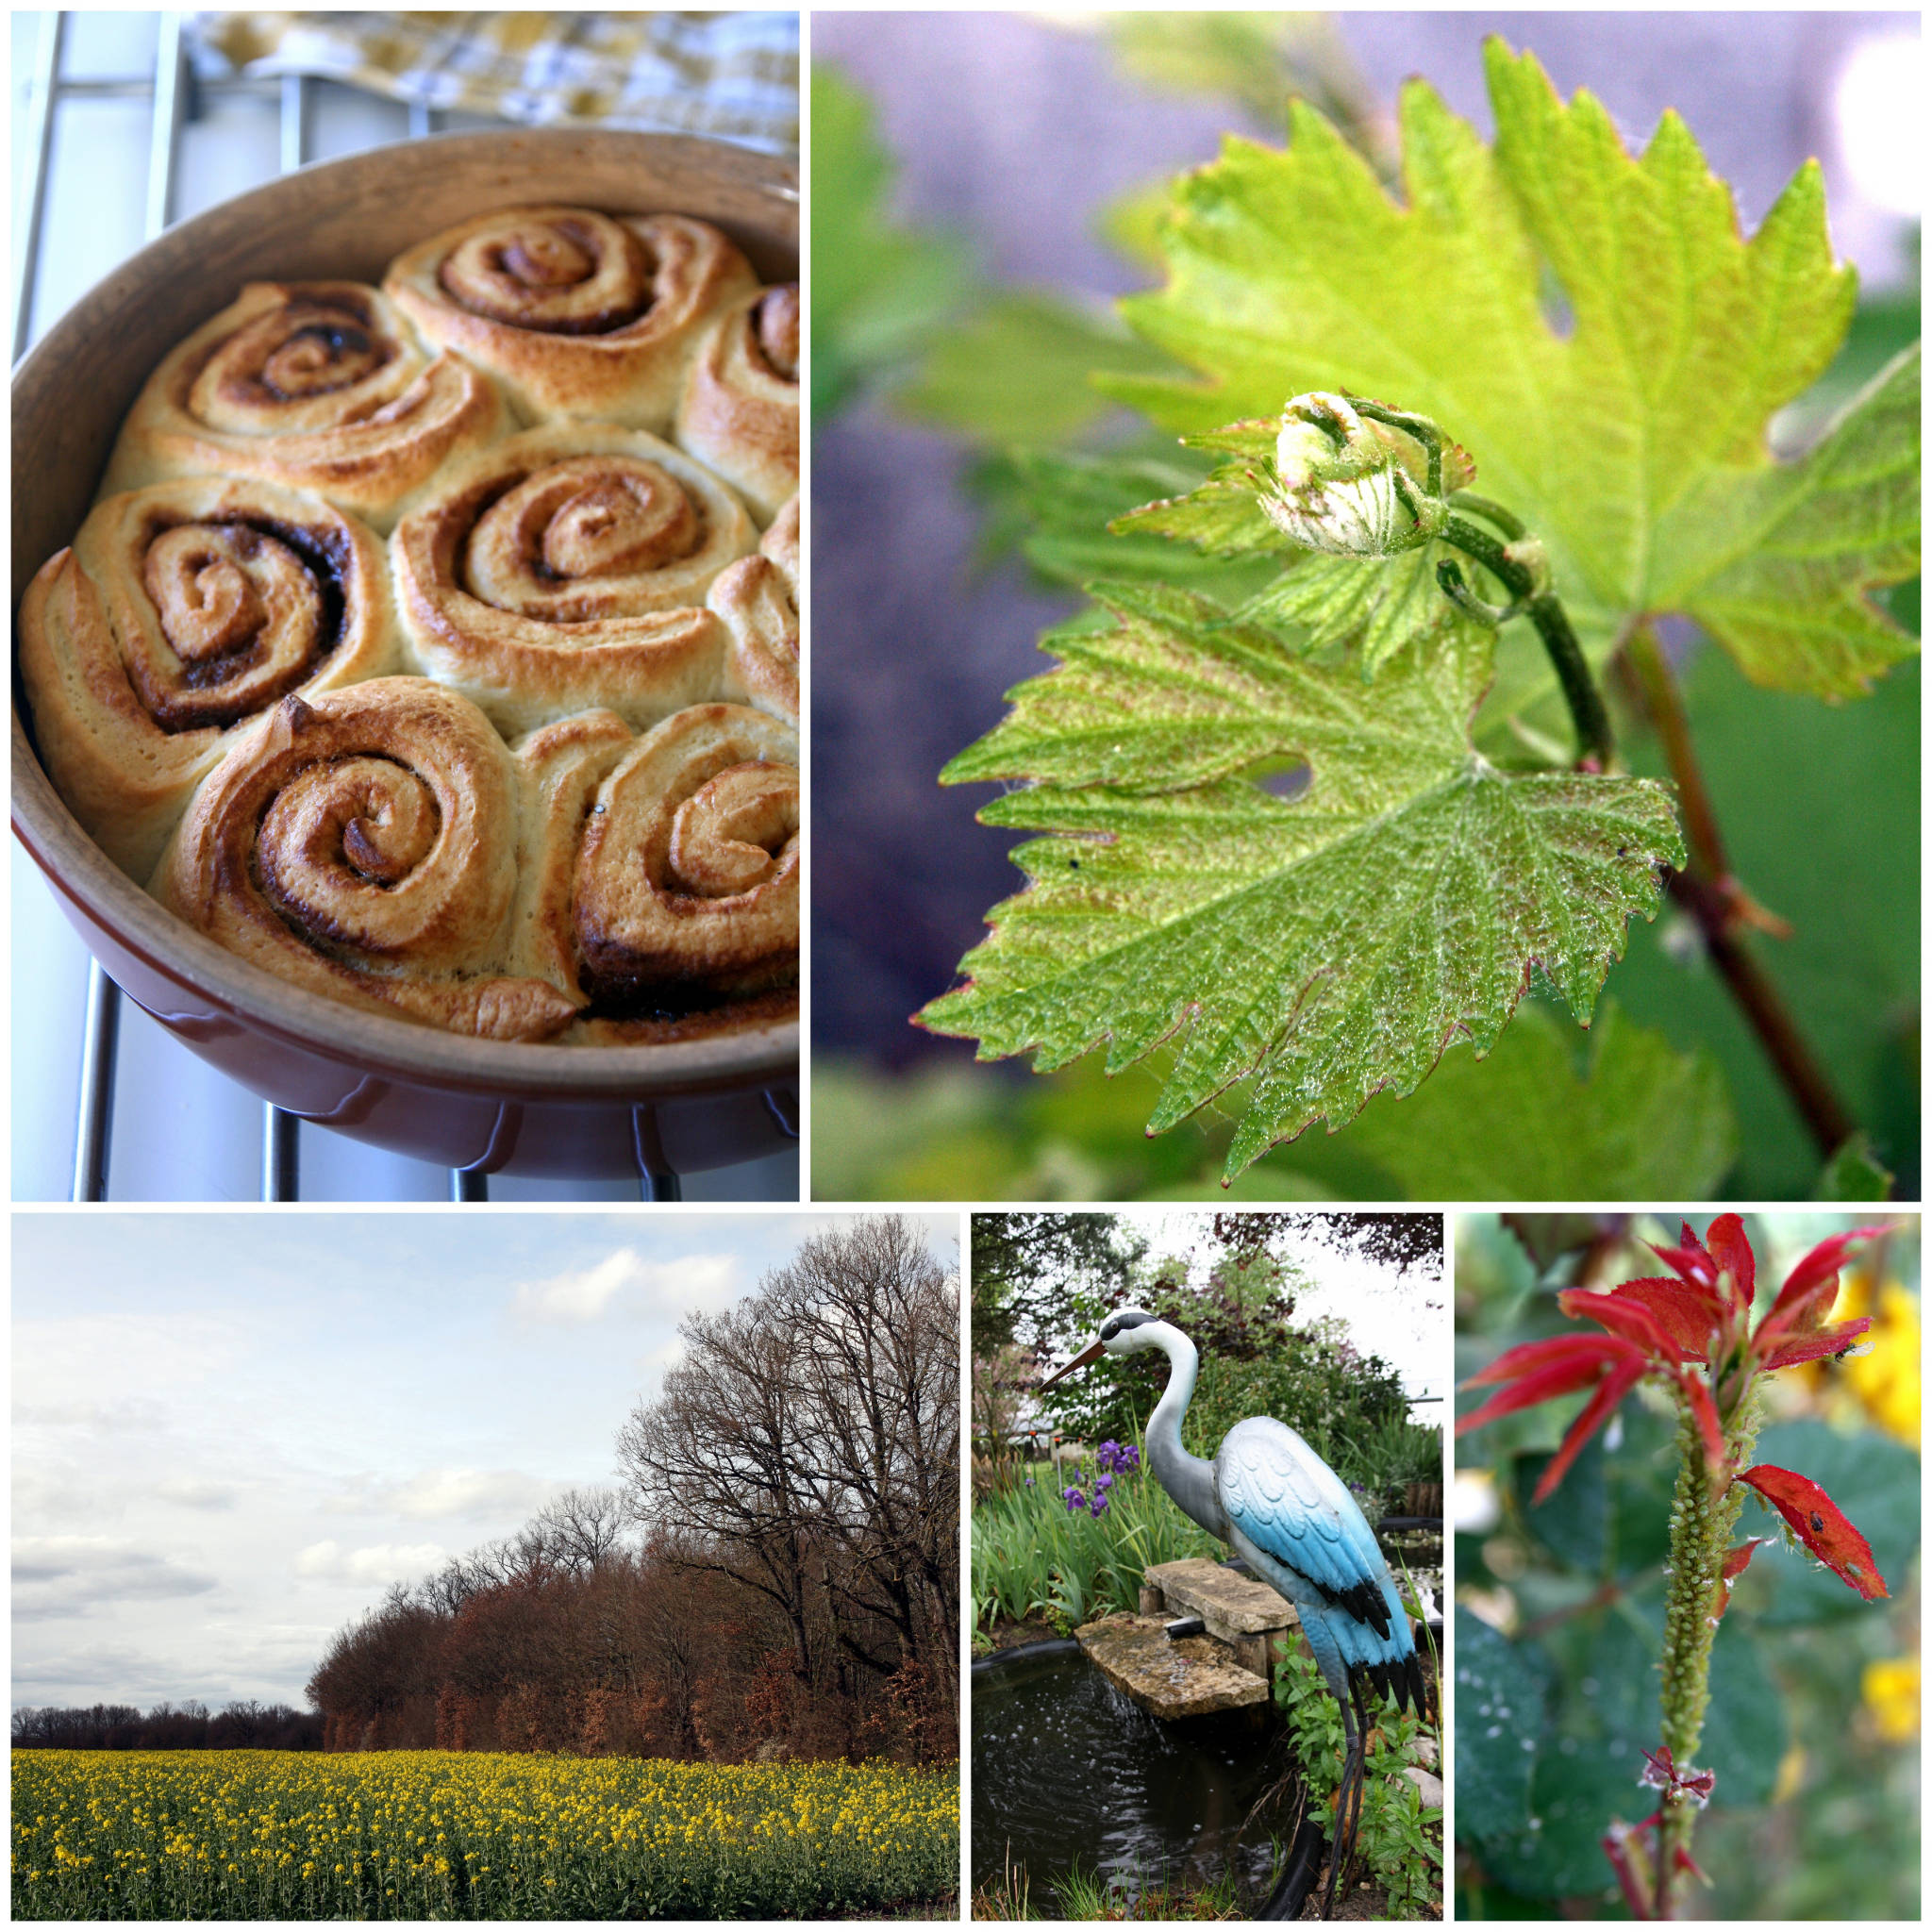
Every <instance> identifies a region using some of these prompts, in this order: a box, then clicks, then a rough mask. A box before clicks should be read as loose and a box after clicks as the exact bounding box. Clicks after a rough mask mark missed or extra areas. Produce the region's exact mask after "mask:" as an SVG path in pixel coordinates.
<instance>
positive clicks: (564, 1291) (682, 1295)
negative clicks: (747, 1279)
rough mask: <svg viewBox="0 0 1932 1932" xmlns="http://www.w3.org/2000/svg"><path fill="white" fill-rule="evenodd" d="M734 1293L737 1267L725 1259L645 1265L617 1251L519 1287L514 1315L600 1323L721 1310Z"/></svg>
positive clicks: (700, 1257)
mask: <svg viewBox="0 0 1932 1932" xmlns="http://www.w3.org/2000/svg"><path fill="white" fill-rule="evenodd" d="M737 1294H738V1263H737V1261H736V1259H735V1258H734V1257H731V1256H729V1255H691V1256H686V1257H681V1258H680V1259H677V1260H675V1261H647V1260H645V1259H644V1257H642V1256H641V1255H640V1254H639V1253H638V1252H637V1250H636V1249H635V1248H619V1249H618V1250H617V1251H616V1253H615V1254H611V1255H607V1256H606V1257H604V1259H603V1260H601V1261H599V1262H598V1263H597V1264H596V1265H595V1266H594V1267H592V1268H583V1269H577V1270H575V1271H574V1272H572V1273H570V1274H553V1275H551V1276H550V1277H549V1278H548V1279H547V1280H543V1281H526V1282H523V1283H521V1284H519V1286H518V1288H517V1293H516V1303H515V1309H516V1312H517V1314H519V1315H520V1316H522V1317H523V1318H524V1319H525V1321H529V1322H598V1321H602V1320H603V1319H604V1317H605V1316H606V1315H608V1314H610V1313H611V1312H613V1310H615V1311H619V1312H631V1313H637V1314H644V1315H657V1316H659V1317H667V1316H683V1315H688V1314H691V1313H693V1312H695V1311H698V1310H701V1309H702V1310H706V1311H708V1310H710V1309H713V1308H721V1307H724V1306H725V1305H726V1304H728V1303H729V1302H731V1301H733V1300H735V1299H736V1298H737Z"/></svg>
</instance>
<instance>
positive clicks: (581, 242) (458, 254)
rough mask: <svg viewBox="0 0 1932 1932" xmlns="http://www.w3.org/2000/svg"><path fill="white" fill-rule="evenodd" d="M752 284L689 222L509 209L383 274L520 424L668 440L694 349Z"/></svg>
mask: <svg viewBox="0 0 1932 1932" xmlns="http://www.w3.org/2000/svg"><path fill="white" fill-rule="evenodd" d="M757 285H758V277H757V275H755V274H754V273H753V271H752V268H751V264H750V263H749V262H747V261H746V260H745V258H744V257H743V256H742V255H741V253H740V252H739V250H738V248H737V246H736V244H735V243H733V242H731V241H729V240H728V239H727V238H726V237H725V236H724V235H723V234H722V233H720V231H719V230H718V229H716V228H714V227H712V226H710V225H709V224H708V223H706V222H700V221H693V220H691V218H690V217H689V216H685V215H625V216H622V217H613V216H610V215H604V214H598V213H596V212H594V211H593V210H591V209H589V208H511V209H507V210H502V211H499V212H497V213H494V214H488V215H481V216H478V217H476V218H475V220H473V221H468V222H462V223H459V224H458V225H457V226H456V227H453V228H447V229H445V230H444V231H443V232H442V233H441V234H440V235H437V236H433V237H432V238H431V239H430V240H429V241H427V242H422V243H420V244H419V245H418V246H417V247H414V248H411V249H409V250H408V251H407V252H406V253H405V254H403V255H400V256H398V257H397V258H396V259H395V260H394V261H393V262H391V264H390V268H389V273H388V275H386V276H385V277H384V280H383V289H384V291H386V292H387V293H388V294H389V295H390V297H391V299H392V300H393V301H394V302H395V303H396V305H397V307H399V308H401V309H403V311H404V312H405V313H406V314H407V315H408V317H409V319H410V320H411V321H412V322H413V323H414V324H415V325H416V326H417V327H418V328H419V329H420V330H422V332H423V333H424V335H425V336H426V337H427V338H428V339H429V340H430V341H435V342H440V343H441V344H442V345H443V346H445V347H447V348H452V349H457V350H459V351H460V352H461V353H462V354H463V355H464V356H465V357H467V358H469V359H470V360H471V361H473V362H475V363H477V364H479V365H480V366H481V367H483V368H485V369H488V370H490V371H491V373H492V374H493V375H496V376H497V377H498V378H499V379H500V380H501V381H502V382H503V384H504V386H505V388H506V389H507V390H508V391H509V394H510V398H511V400H512V402H513V403H514V404H515V406H516V408H517V409H518V410H519V411H520V412H521V413H522V415H523V416H524V418H525V421H527V422H532V423H536V422H544V421H547V420H549V419H550V418H552V417H557V416H571V417H591V416H594V417H599V418H602V419H604V420H607V421H609V422H615V423H625V424H631V425H637V426H639V427H641V428H645V429H653V430H658V431H663V430H665V429H668V428H669V427H670V425H671V420H672V417H673V415H674V414H675V411H676V408H677V400H678V394H679V391H680V390H681V388H682V386H683V381H684V373H685V369H686V367H687V365H688V364H689V363H690V361H691V355H692V353H693V352H694V350H695V348H696V346H697V341H698V338H699V336H700V335H701V334H702V333H703V331H704V329H705V328H706V326H707V325H708V324H709V323H710V322H711V320H712V319H713V318H714V317H715V316H716V315H717V314H718V313H719V312H720V311H721V310H722V309H723V308H724V306H725V305H726V304H727V303H729V302H730V301H731V300H732V299H733V298H734V297H735V296H737V295H739V294H741V292H743V291H747V290H751V289H755V288H756V287H757Z"/></svg>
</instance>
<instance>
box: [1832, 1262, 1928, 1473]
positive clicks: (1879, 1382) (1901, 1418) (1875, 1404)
mask: <svg viewBox="0 0 1932 1932" xmlns="http://www.w3.org/2000/svg"><path fill="white" fill-rule="evenodd" d="M1877 1304H1878V1305H1877V1307H1875V1308H1874V1307H1873V1292H1872V1280H1871V1277H1870V1276H1869V1275H1867V1274H1847V1275H1845V1277H1844V1278H1843V1280H1842V1282H1841V1283H1840V1287H1839V1291H1838V1304H1837V1306H1836V1307H1834V1308H1833V1309H1832V1314H1831V1319H1832V1320H1833V1321H1834V1322H1844V1321H1850V1320H1853V1319H1854V1318H1856V1317H1857V1316H1859V1315H1870V1316H1872V1317H1873V1318H1874V1319H1873V1323H1872V1326H1871V1327H1870V1328H1869V1329H1868V1330H1867V1331H1866V1334H1865V1340H1866V1341H1868V1342H1870V1343H1871V1347H1870V1349H1869V1350H1868V1351H1867V1353H1865V1354H1863V1355H1854V1356H1851V1357H1848V1358H1847V1359H1846V1361H1845V1363H1844V1368H1843V1374H1844V1379H1845V1382H1846V1384H1847V1386H1848V1387H1849V1388H1850V1389H1851V1391H1852V1392H1853V1393H1854V1394H1855V1395H1857V1398H1858V1400H1859V1401H1860V1402H1861V1403H1862V1404H1863V1405H1864V1407H1865V1410H1866V1413H1867V1414H1869V1415H1870V1416H1871V1418H1872V1420H1873V1421H1874V1422H1875V1423H1876V1424H1878V1426H1879V1427H1880V1428H1881V1429H1883V1430H1884V1431H1885V1433H1886V1434H1887V1435H1888V1436H1892V1437H1895V1438H1896V1439H1897V1440H1898V1441H1901V1442H1903V1443H1905V1444H1906V1445H1907V1447H1908V1448H1912V1449H1916V1448H1917V1447H1918V1446H1919V1303H1918V1299H1917V1297H1916V1296H1914V1295H1911V1294H1908V1293H1907V1291H1906V1290H1905V1288H1904V1286H1903V1285H1902V1284H1900V1283H1899V1282H1896V1281H1888V1282H1886V1283H1885V1284H1884V1285H1883V1286H1882V1287H1881V1288H1880V1289H1879V1291H1878V1294H1877Z"/></svg>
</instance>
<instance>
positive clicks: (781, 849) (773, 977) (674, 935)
mask: <svg viewBox="0 0 1932 1932" xmlns="http://www.w3.org/2000/svg"><path fill="white" fill-rule="evenodd" d="M797 758H798V741H797V738H796V735H795V734H794V733H793V732H791V731H790V730H789V729H787V728H786V727H785V726H784V725H783V724H778V723H777V722H776V721H774V720H773V719H771V718H768V717H766V716H765V715H764V714H763V713H762V712H758V711H753V710H748V709H746V708H743V707H742V706H739V705H697V706H693V707H692V708H691V709H689V710H686V711H681V712H679V713H678V714H677V716H676V717H675V718H670V719H667V720H666V721H665V722H664V723H663V724H660V725H658V727H657V728H656V729H655V730H653V731H652V732H650V733H649V734H647V735H646V736H645V738H644V739H643V740H642V741H641V742H640V743H639V744H638V746H637V747H636V749H635V750H633V751H632V752H630V753H629V754H628V755H627V756H626V757H625V758H623V760H622V761H621V762H620V763H618V764H617V765H616V767H615V768H614V769H613V770H612V771H611V772H610V774H609V775H608V777H606V778H605V779H604V780H603V782H602V783H601V784H600V785H599V786H598V787H597V791H596V796H595V802H594V803H593V804H592V806H591V811H590V816H589V821H588V824H587V827H586V829H585V832H584V837H583V843H582V845H581V847H580V848H579V850H578V853H577V858H576V867H575V881H574V891H573V902H572V932H571V938H572V941H573V943H574V946H575V962H576V969H577V984H578V985H579V986H580V987H581V988H582V990H583V991H584V992H585V993H586V994H588V995H589V996H590V999H591V1005H592V1015H591V1016H592V1017H603V1018H612V1019H625V1018H634V1017H651V1016H653V1015H654V1014H661V1013H663V1012H665V1011H673V1012H675V1011H678V1010H689V1009H691V1008H693V1007H695V1006H702V1005H708V1004H712V1003H715V1001H716V1000H717V999H718V998H720V997H722V996H735V995H742V994H747V993H756V992H765V991H770V990H772V989H773V988H774V987H783V986H789V985H791V984H792V983H793V982H795V980H796V978H797V975H798V880H799V863H800V860H799V838H798V828H799V791H798V765H797Z"/></svg>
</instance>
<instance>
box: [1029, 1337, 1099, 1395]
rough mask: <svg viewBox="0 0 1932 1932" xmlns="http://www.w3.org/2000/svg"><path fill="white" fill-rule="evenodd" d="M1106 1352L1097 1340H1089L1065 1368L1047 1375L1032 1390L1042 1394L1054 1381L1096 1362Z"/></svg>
mask: <svg viewBox="0 0 1932 1932" xmlns="http://www.w3.org/2000/svg"><path fill="white" fill-rule="evenodd" d="M1106 1353H1107V1351H1106V1350H1105V1349H1103V1348H1102V1347H1101V1345H1100V1344H1099V1342H1097V1341H1094V1342H1090V1343H1089V1344H1088V1345H1087V1347H1086V1348H1085V1349H1084V1350H1083V1351H1082V1352H1081V1353H1080V1354H1079V1355H1076V1356H1075V1357H1074V1359H1073V1360H1072V1361H1070V1362H1069V1363H1068V1364H1067V1365H1066V1367H1065V1368H1063V1369H1062V1370H1060V1372H1059V1373H1058V1374H1054V1375H1049V1376H1048V1377H1047V1378H1046V1380H1045V1381H1043V1382H1042V1383H1041V1385H1040V1387H1039V1388H1038V1389H1037V1390H1036V1391H1034V1392H1035V1393H1036V1394H1039V1395H1044V1394H1045V1393H1046V1391H1048V1390H1049V1389H1051V1388H1052V1387H1053V1385H1054V1384H1055V1383H1056V1382H1064V1381H1065V1380H1066V1379H1067V1377H1068V1376H1069V1375H1071V1374H1073V1373H1074V1370H1075V1369H1084V1368H1085V1367H1086V1366H1087V1364H1088V1363H1089V1362H1097V1361H1098V1360H1099V1359H1100V1357H1102V1356H1103V1355H1105V1354H1106Z"/></svg>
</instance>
